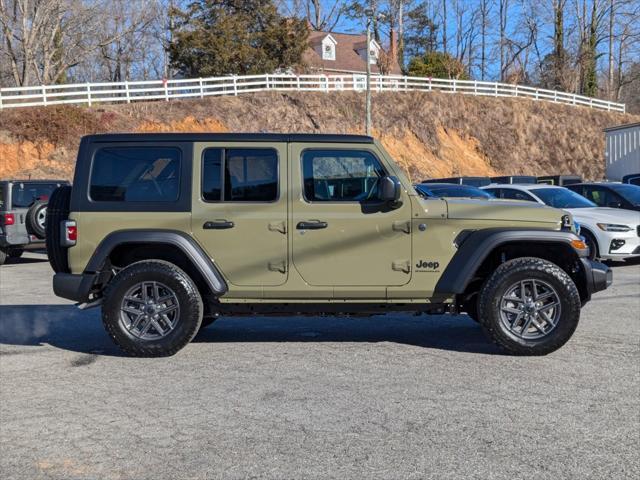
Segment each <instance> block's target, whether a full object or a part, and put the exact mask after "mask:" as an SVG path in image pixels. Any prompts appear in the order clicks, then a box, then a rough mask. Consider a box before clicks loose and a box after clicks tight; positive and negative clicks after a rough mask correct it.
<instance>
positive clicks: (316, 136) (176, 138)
mask: <svg viewBox="0 0 640 480" xmlns="http://www.w3.org/2000/svg"><path fill="white" fill-rule="evenodd" d="M84 140H85V141H90V142H256V143H257V142H298V143H373V138H372V137H369V136H366V135H341V134H320V133H104V134H98V135H87V136H86V137H84Z"/></svg>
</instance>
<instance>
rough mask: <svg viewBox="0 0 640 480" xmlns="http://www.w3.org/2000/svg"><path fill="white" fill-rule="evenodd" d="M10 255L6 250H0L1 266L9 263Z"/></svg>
mask: <svg viewBox="0 0 640 480" xmlns="http://www.w3.org/2000/svg"><path fill="white" fill-rule="evenodd" d="M8 256H9V255H8V253H7V251H6V250H5V249H4V248H0V265H4V262H6V261H7V257H8Z"/></svg>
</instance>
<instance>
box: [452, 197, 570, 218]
mask: <svg viewBox="0 0 640 480" xmlns="http://www.w3.org/2000/svg"><path fill="white" fill-rule="evenodd" d="M446 202H447V206H448V210H449V218H459V219H473V220H508V221H514V222H518V221H520V222H544V223H556V224H557V223H558V222H559V221H560V220H561V219H562V215H564V212H563V211H562V210H558V209H556V208H551V207H547V206H545V205H541V204H539V203H534V202H523V201H520V200H497V199H496V200H482V199H470V198H447V199H446Z"/></svg>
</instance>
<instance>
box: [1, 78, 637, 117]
mask: <svg viewBox="0 0 640 480" xmlns="http://www.w3.org/2000/svg"><path fill="white" fill-rule="evenodd" d="M371 88H372V90H373V91H376V92H407V91H422V92H431V91H440V92H449V93H461V94H466V95H482V96H489V97H525V98H530V99H533V100H540V101H549V102H554V103H562V104H566V105H579V106H584V107H589V108H597V109H601V110H608V111H614V112H624V111H625V105H624V104H623V103H615V102H609V101H607V100H600V99H597V98H591V97H585V96H582V95H574V94H573V93H566V92H558V91H555V90H545V89H542V88H533V87H527V86H524V85H512V84H508V83H497V82H482V81H478V80H449V79H443V78H424V77H403V76H391V75H386V76H373V77H372V79H371ZM365 89H366V77H365V75H361V74H353V75H288V74H265V75H245V76H225V77H210V78H191V79H176V80H143V81H135V82H128V81H125V82H112V83H77V84H68V85H39V86H34V87H7V88H0V110H2V109H5V108H17V107H35V106H46V105H62V104H86V105H96V104H100V103H113V102H125V103H131V102H138V101H149V100H164V101H169V100H172V99H179V98H204V97H209V96H216V95H240V94H243V93H250V92H264V91H269V90H274V91H316V92H327V93H328V92H335V91H343V90H352V91H359V92H360V91H364V90H365Z"/></svg>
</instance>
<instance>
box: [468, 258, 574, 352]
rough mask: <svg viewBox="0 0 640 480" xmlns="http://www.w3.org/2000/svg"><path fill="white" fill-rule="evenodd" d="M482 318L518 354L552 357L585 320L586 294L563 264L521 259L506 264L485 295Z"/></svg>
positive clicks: (496, 337)
mask: <svg viewBox="0 0 640 480" xmlns="http://www.w3.org/2000/svg"><path fill="white" fill-rule="evenodd" d="M478 307H479V320H480V323H481V324H482V325H483V326H484V328H485V331H486V332H487V334H488V335H489V336H490V337H491V338H492V339H493V341H494V342H495V343H497V344H498V345H499V346H500V347H502V348H504V349H505V350H507V351H508V352H510V353H512V354H515V355H546V354H548V353H551V352H553V351H555V350H557V349H558V348H560V347H561V346H562V345H564V344H565V343H566V342H567V341H568V340H569V338H571V336H572V335H573V332H574V331H575V329H576V327H577V326H578V320H579V319H580V294H579V293H578V289H577V288H576V286H575V284H574V283H573V280H572V279H571V277H569V275H567V273H566V272H565V271H564V270H562V269H561V268H560V267H558V266H557V265H555V264H553V263H551V262H548V261H546V260H543V259H540V258H516V259H514V260H510V261H508V262H505V263H503V264H502V265H500V266H499V267H498V268H497V269H496V271H495V272H494V273H493V274H492V275H491V276H490V277H489V279H488V280H487V281H486V282H485V284H484V286H483V287H482V290H481V292H480V299H479V303H478Z"/></svg>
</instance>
